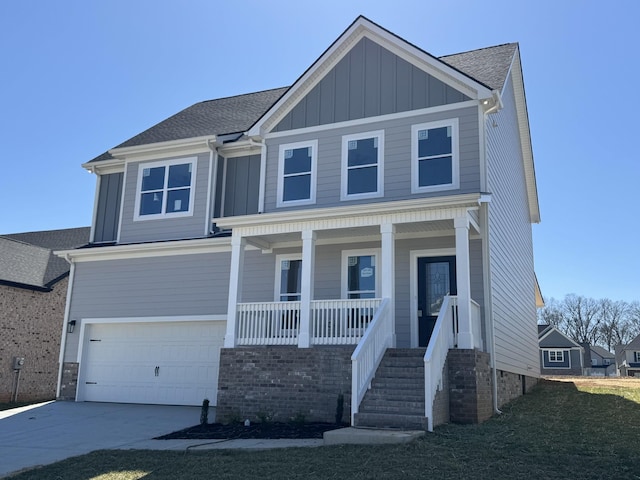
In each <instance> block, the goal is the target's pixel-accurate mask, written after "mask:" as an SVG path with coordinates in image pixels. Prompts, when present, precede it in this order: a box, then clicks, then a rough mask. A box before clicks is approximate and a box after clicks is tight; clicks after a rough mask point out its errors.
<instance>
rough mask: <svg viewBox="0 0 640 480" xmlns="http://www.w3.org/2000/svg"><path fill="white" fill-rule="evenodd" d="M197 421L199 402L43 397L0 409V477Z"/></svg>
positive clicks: (144, 444) (140, 443) (141, 441)
mask: <svg viewBox="0 0 640 480" xmlns="http://www.w3.org/2000/svg"><path fill="white" fill-rule="evenodd" d="M209 418H211V419H213V418H215V409H213V408H212V409H210V410H209ZM199 421H200V407H174V406H164V405H126V404H119V403H74V402H49V403H44V404H40V405H36V406H30V407H24V408H19V409H14V410H6V411H0V477H3V476H5V475H7V474H9V473H11V472H16V471H18V470H22V469H25V468H29V467H34V466H37V465H46V464H49V463H53V462H57V461H59V460H64V459H65V458H69V457H74V456H77V455H83V454H85V453H89V452H92V451H93V450H101V449H128V448H143V449H144V448H154V447H152V446H150V442H149V441H150V440H151V439H152V438H153V437H157V436H159V435H163V434H166V433H170V432H174V431H176V430H180V429H183V428H186V427H189V426H192V425H196V424H198V423H199ZM157 442H158V443H159V444H161V443H163V441H162V440H157ZM158 446H159V447H160V445H158Z"/></svg>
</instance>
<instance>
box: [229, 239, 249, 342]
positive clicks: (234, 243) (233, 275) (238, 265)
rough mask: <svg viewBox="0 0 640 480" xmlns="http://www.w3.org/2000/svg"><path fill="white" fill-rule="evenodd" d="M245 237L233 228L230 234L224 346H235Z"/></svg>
mask: <svg viewBox="0 0 640 480" xmlns="http://www.w3.org/2000/svg"><path fill="white" fill-rule="evenodd" d="M246 244H247V239H246V238H244V237H242V236H241V235H240V234H239V233H237V232H236V231H235V230H234V231H233V233H232V236H231V271H230V273H229V303H228V305H227V333H226V335H225V336H224V346H225V348H234V347H235V346H236V323H237V320H236V317H237V312H238V300H239V299H240V297H241V295H242V272H243V270H244V248H245V245H246Z"/></svg>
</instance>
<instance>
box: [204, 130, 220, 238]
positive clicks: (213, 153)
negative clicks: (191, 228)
mask: <svg viewBox="0 0 640 480" xmlns="http://www.w3.org/2000/svg"><path fill="white" fill-rule="evenodd" d="M207 147H208V148H209V185H208V187H207V213H206V220H205V226H204V236H205V237H206V236H207V235H209V233H211V231H212V230H213V228H212V223H213V219H212V217H213V212H212V210H215V209H213V208H212V207H213V204H214V202H215V201H216V185H217V184H218V147H217V146H216V143H215V140H213V144H212V141H211V140H207Z"/></svg>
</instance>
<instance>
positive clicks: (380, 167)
mask: <svg viewBox="0 0 640 480" xmlns="http://www.w3.org/2000/svg"><path fill="white" fill-rule="evenodd" d="M367 138H377V139H378V159H377V163H376V167H377V186H378V188H377V190H376V191H375V192H366V193H353V194H349V192H348V188H349V170H353V168H352V169H350V168H349V162H348V159H349V148H348V147H349V142H350V141H352V140H364V139H367ZM369 166H370V165H369ZM340 177H341V181H340V200H358V199H361V198H376V197H382V196H384V130H376V131H373V132H363V133H356V134H353V135H344V136H343V137H342V173H341V176H340Z"/></svg>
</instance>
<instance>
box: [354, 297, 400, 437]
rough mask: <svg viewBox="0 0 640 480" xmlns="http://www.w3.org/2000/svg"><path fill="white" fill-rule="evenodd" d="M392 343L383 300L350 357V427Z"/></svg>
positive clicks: (390, 318)
mask: <svg viewBox="0 0 640 480" xmlns="http://www.w3.org/2000/svg"><path fill="white" fill-rule="evenodd" d="M392 341H393V324H392V316H391V312H390V311H389V299H388V298H384V299H383V300H382V302H381V303H380V307H379V308H378V309H377V310H376V313H375V315H374V316H373V320H371V323H369V327H368V328H367V331H366V332H365V333H364V335H363V336H362V339H361V340H360V342H358V346H357V347H356V349H355V350H354V351H353V354H352V355H351V425H353V424H354V423H353V421H354V417H355V414H356V413H358V408H359V407H360V402H361V401H362V399H363V398H364V394H365V393H366V392H367V390H368V389H369V388H371V380H373V376H374V375H375V373H376V370H377V369H378V366H379V365H380V362H381V361H382V357H383V356H384V352H385V351H386V350H387V348H391V346H392Z"/></svg>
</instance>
